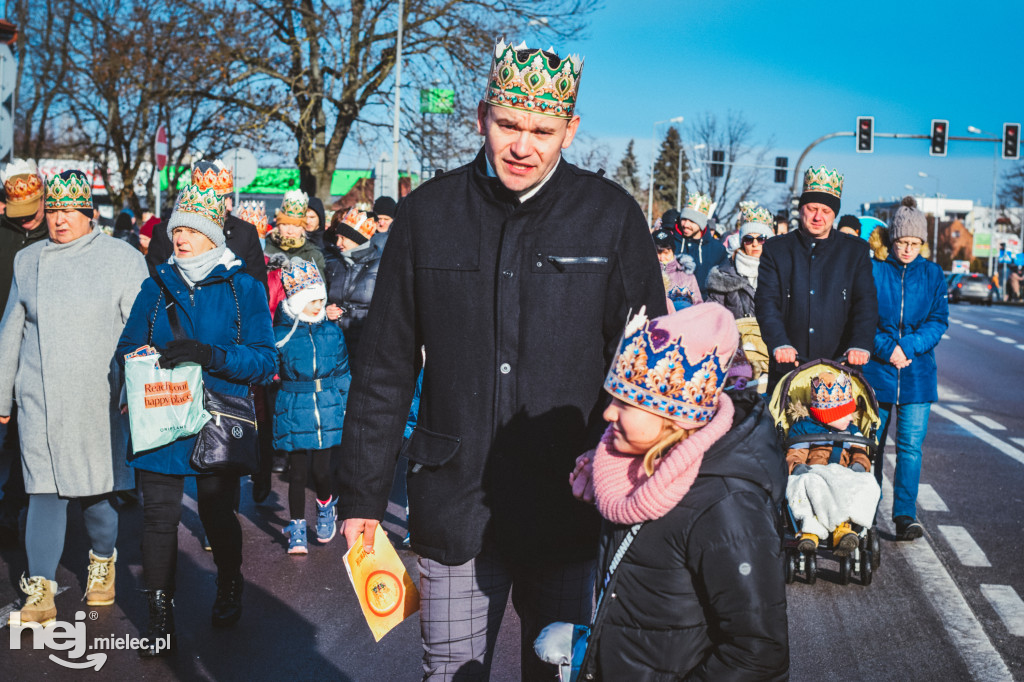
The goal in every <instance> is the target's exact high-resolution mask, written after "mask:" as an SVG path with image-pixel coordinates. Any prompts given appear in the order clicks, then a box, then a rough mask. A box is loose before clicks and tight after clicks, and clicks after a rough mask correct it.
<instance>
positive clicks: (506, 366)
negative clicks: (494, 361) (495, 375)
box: [498, 362, 512, 374]
mask: <svg viewBox="0 0 1024 682" xmlns="http://www.w3.org/2000/svg"><path fill="white" fill-rule="evenodd" d="M498 369H500V370H501V373H502V374H508V373H509V372H511V371H512V365H510V364H508V363H507V362H503V363H501V367H499V368H498Z"/></svg>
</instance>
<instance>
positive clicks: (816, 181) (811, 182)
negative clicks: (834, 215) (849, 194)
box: [804, 166, 843, 199]
mask: <svg viewBox="0 0 1024 682" xmlns="http://www.w3.org/2000/svg"><path fill="white" fill-rule="evenodd" d="M804 192H824V193H825V194H831V195H832V196H834V197H836V198H837V199H841V198H842V195H843V176H842V175H840V174H839V171H837V170H829V169H827V168H825V166H821V167H819V168H814V167H811V168H808V169H807V172H806V173H804Z"/></svg>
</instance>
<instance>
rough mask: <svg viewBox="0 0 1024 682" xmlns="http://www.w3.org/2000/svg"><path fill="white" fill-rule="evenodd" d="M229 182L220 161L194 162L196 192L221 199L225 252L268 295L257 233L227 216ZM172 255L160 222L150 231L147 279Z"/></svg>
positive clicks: (193, 176) (165, 232)
mask: <svg viewBox="0 0 1024 682" xmlns="http://www.w3.org/2000/svg"><path fill="white" fill-rule="evenodd" d="M233 182H234V179H233V178H232V177H231V169H230V168H226V167H224V165H223V164H221V163H220V161H214V162H213V163H210V162H208V161H198V162H196V164H195V165H194V166H193V167H192V184H193V185H198V186H199V188H200V189H210V188H211V187H214V188H216V189H217V193H218V194H220V195H221V196H222V197H224V204H225V206H224V210H225V212H226V213H227V218H226V219H225V221H224V239H225V243H226V244H227V246H228V248H229V249H231V251H232V253H234V254H235V255H236V256H237V257H238V258H239V260H241V261H242V262H243V263H244V264H245V271H246V272H247V273H249V274H250V275H252V277H254V278H255V279H256V280H257V281H259V282H260V283H261V284H262V285H263V288H264V289H266V290H267V291H268V292H269V288H268V285H267V263H266V261H265V260H263V248H262V247H261V246H260V235H259V232H257V231H256V226H255V225H253V224H252V223H249V222H246V221H244V220H242V219H241V218H237V217H235V216H233V215H231V209H232V208H233V206H232V205H233V204H234V200H233V198H232V196H231V194H232V192H233V191H234V185H233ZM172 253H174V246H173V245H172V244H171V237H170V235H168V234H167V221H163V222H161V223H160V224H159V225H157V226H156V227H154V228H153V238H152V240H151V241H150V242H149V251H147V252H146V265H148V266H149V275H150V277H155V276H156V266H158V265H160V264H161V263H166V262H167V259H168V258H170V257H171V254H172Z"/></svg>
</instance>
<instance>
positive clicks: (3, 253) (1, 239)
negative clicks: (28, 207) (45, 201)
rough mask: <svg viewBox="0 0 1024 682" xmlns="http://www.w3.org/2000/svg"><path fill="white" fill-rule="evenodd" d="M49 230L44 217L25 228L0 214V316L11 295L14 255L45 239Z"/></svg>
mask: <svg viewBox="0 0 1024 682" xmlns="http://www.w3.org/2000/svg"><path fill="white" fill-rule="evenodd" d="M49 236H50V232H49V230H48V229H47V227H46V219H45V218H44V219H43V222H41V223H39V225H37V226H36V227H34V228H32V229H31V230H26V229H25V228H24V227H22V226H21V225H20V224H18V223H16V222H14V221H13V220H11V219H10V218H8V217H7V214H6V213H4V214H3V215H2V216H0V317H3V314H4V310H6V309H7V297H8V296H10V295H11V283H12V282H13V281H14V257H15V256H17V255H18V252H19V251H21V250H22V249H24V248H25V247H26V246H31V245H32V244H35V243H36V242H38V241H40V240H42V239H46V238H47V237H49Z"/></svg>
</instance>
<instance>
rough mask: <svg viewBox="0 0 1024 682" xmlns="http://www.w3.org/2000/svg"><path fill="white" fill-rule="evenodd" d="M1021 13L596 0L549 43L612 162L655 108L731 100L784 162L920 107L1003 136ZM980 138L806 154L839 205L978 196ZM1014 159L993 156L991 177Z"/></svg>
mask: <svg viewBox="0 0 1024 682" xmlns="http://www.w3.org/2000/svg"><path fill="white" fill-rule="evenodd" d="M1022 19H1024V3H1020V2H1016V1H1006V2H1001V3H1000V2H991V1H987V0H983V1H975V2H972V3H952V2H934V1H933V2H921V1H917V0H912V1H902V0H890V1H889V2H878V1H875V0H862V1H860V2H857V3H846V2H841V3H810V2H763V1H762V2H752V1H739V0H716V2H714V3H707V2H700V3H698V2H692V1H689V0H687V1H675V2H673V1H669V0H606V1H605V4H604V7H603V8H602V9H600V10H599V11H597V12H594V13H593V14H592V16H591V17H590V20H591V25H590V28H589V30H588V31H587V34H586V35H585V36H582V37H581V38H579V39H577V40H572V41H569V42H566V43H563V44H559V45H555V46H554V47H555V49H556V51H557V52H559V53H560V54H568V53H573V52H576V53H579V54H580V55H581V56H583V57H585V59H586V62H585V66H584V72H583V79H582V83H581V88H580V97H579V102H578V108H577V111H578V112H579V113H580V114H581V115H582V118H583V123H582V130H584V131H586V132H587V133H588V134H590V135H592V136H594V137H595V138H597V140H598V141H600V142H602V143H604V144H607V145H608V146H609V147H610V148H611V150H612V154H611V156H612V166H613V167H614V166H615V165H617V163H618V161H619V159H620V158H621V156H622V152H623V150H624V149H625V146H626V143H627V142H628V141H629V139H630V138H635V139H636V150H637V154H638V157H639V159H640V162H641V165H642V167H646V164H647V163H649V159H650V147H651V127H652V124H653V123H654V122H655V121H658V120H664V119H669V118H672V117H675V116H684V117H686V119H687V121H691V120H694V119H695V118H696V117H697V116H698V115H699V114H701V113H702V112H705V111H710V112H714V113H716V114H719V115H720V116H722V117H724V116H725V115H726V114H727V113H728V112H729V111H730V110H732V111H736V112H741V113H742V114H743V115H744V116H745V117H746V118H747V119H748V120H749V121H750V122H752V123H753V124H754V126H755V128H754V135H753V137H754V139H755V141H757V142H760V143H763V142H764V141H767V140H768V139H769V138H770V137H774V142H775V144H774V147H773V149H774V152H773V153H772V157H774V156H776V155H778V156H788V157H789V159H790V167H791V168H792V166H793V165H794V164H795V163H796V159H797V157H799V156H800V153H801V152H802V151H803V149H804V148H805V147H806V146H807V145H808V144H809V143H810V142H811V141H813V140H814V139H816V138H818V137H820V136H822V135H825V134H827V133H831V132H835V131H852V130H854V126H855V120H856V117H857V116H859V115H870V116H874V117H875V130H876V131H877V132H893V133H919V134H927V133H928V132H929V124H930V122H931V119H933V118H944V119H949V122H950V134H951V135H965V136H966V135H968V132H967V126H968V125H973V126H976V127H978V128H981V129H982V130H986V131H992V132H996V133H999V134H1001V131H1002V125H1003V123H1004V122H1020V123H1024V91H1022V78H1021V75H1020V74H1021V64H1022V63H1024V41H1022V40H1021V38H1020V31H1021V26H1022ZM509 37H510V38H512V36H509ZM520 37H522V38H525V39H526V40H527V42H528V43H529V44H530V46H531V47H533V46H534V43H539V42H545V43H547V42H550V41H546V40H544V39H539V38H537V36H536V35H535V34H534V35H531V34H529V33H525V34H523V35H522V36H517V37H515V39H518V38H520ZM537 46H538V47H547V44H545V45H543V46H541V45H537ZM685 126H686V124H685V123H684V124H683V133H684V141H686V137H685V131H686V128H685ZM663 134H664V128H661V129H659V138H660V137H661V136H662V135H663ZM992 151H993V144H992V143H981V142H957V141H951V142H950V146H949V155H948V156H947V157H945V158H933V157H930V156H929V155H928V142H927V141H926V140H887V139H876V143H875V152H874V153H873V154H857V153H856V152H855V146H854V140H853V138H838V139H834V140H830V141H828V142H825V143H823V144H821V145H819V146H817V147H816V148H815V149H814V150H812V152H811V153H810V154H809V155H808V159H807V162H809V163H810V164H812V165H818V164H821V163H824V164H827V165H829V166H830V167H835V168H838V169H839V170H840V172H842V173H844V175H845V177H846V182H845V189H844V193H843V212H844V213H845V212H858V213H859V212H860V211H859V205H860V204H861V203H864V202H868V201H876V200H878V199H879V198H881V197H885V198H888V197H890V196H893V195H902V194H905V193H907V191H906V190H905V188H904V185H906V184H911V185H913V186H914V187H915V189H916V190H917V191H918V192H925V193H928V194H934V192H935V191H936V181H935V180H934V179H933V178H938V183H939V189H940V191H941V192H942V193H943V194H944V195H948V196H949V197H951V198H960V199H973V200H975V201H979V200H980V201H981V202H983V203H985V204H988V203H990V201H991V199H990V197H991V194H992V166H993V162H992ZM807 162H805V164H804V168H806V167H807ZM1013 163H1014V162H1011V161H1003V160H1001V159H1000V160H999V161H998V163H997V166H998V172H999V174H1000V176H1001V175H1002V173H1003V172H1004V171H1005V170H1007V169H1009V168H1010V167H1011V165H1012V164H1013ZM611 170H613V169H609V171H611ZM766 172H767V171H766ZM919 172H925V173H927V174H928V175H929V176H931V177H930V178H921V177H919V176H918V173H919ZM790 181H792V176H791V177H790ZM780 187H781V185H774V186H773V187H772V189H771V190H770V192H769V196H765V197H763V198H764V200H766V201H768V200H771V199H774V198H776V196H777V195H778V188H780Z"/></svg>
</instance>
